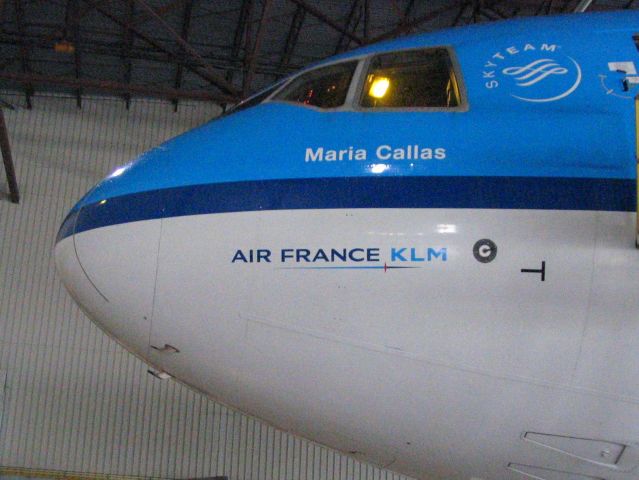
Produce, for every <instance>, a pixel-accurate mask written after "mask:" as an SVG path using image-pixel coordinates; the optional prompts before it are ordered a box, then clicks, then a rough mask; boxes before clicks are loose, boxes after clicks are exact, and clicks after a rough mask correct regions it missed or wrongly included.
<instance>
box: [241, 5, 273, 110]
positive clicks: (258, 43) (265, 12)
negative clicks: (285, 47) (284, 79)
mask: <svg viewBox="0 0 639 480" xmlns="http://www.w3.org/2000/svg"><path fill="white" fill-rule="evenodd" d="M272 3H273V2H272V0H264V8H262V17H261V18H260V24H259V26H258V28H257V33H256V34H255V42H254V43H253V50H252V51H251V55H250V56H249V59H248V60H249V61H248V68H247V70H246V75H244V82H243V86H242V93H243V97H244V98H246V97H247V96H248V94H249V92H250V91H251V84H252V83H253V77H254V75H255V67H256V66H257V57H258V55H259V53H260V49H261V48H262V40H263V38H264V31H265V30H266V25H267V24H268V20H269V19H268V16H269V11H270V9H271V5H272Z"/></svg>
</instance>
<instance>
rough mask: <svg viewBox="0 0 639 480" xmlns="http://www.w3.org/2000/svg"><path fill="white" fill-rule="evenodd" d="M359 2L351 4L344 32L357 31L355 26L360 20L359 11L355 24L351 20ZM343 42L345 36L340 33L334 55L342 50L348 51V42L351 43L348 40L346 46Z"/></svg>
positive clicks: (355, 0)
mask: <svg viewBox="0 0 639 480" xmlns="http://www.w3.org/2000/svg"><path fill="white" fill-rule="evenodd" d="M359 2H360V0H353V3H352V4H351V10H350V12H348V17H346V23H345V24H344V30H345V31H351V32H355V30H357V26H358V25H359V22H360V20H361V19H362V15H361V11H360V15H359V16H358V17H357V19H356V20H355V23H353V20H354V19H355V12H356V11H357V10H358V8H357V7H358V6H359ZM351 23H353V25H351ZM345 40H346V34H345V33H342V34H341V35H340V37H339V40H338V41H337V46H336V47H335V55H337V54H338V53H340V52H341V51H343V50H346V49H348V46H349V45H350V42H351V41H350V38H349V39H348V41H347V42H346V44H344V41H345Z"/></svg>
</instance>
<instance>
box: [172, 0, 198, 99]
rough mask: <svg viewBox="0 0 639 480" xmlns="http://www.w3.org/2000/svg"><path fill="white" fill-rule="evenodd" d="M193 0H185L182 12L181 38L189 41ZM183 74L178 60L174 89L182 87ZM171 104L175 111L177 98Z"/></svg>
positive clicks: (182, 67) (182, 68)
mask: <svg viewBox="0 0 639 480" xmlns="http://www.w3.org/2000/svg"><path fill="white" fill-rule="evenodd" d="M193 1H194V0H186V2H185V3H184V12H183V13H182V30H181V32H180V33H181V34H182V38H184V40H186V41H187V42H188V41H189V30H190V29H191V17H192V16H193ZM183 74H184V66H183V65H182V64H181V63H180V62H178V64H177V67H176V70H175V81H174V82H173V86H174V87H175V88H176V89H178V90H179V89H180V88H182V76H183ZM173 106H174V108H175V110H176V111H177V107H178V100H177V98H176V99H175V100H174V101H173Z"/></svg>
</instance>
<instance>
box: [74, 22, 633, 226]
mask: <svg viewBox="0 0 639 480" xmlns="http://www.w3.org/2000/svg"><path fill="white" fill-rule="evenodd" d="M637 31H639V12H629V11H625V12H619V13H608V14H579V15H576V14H574V15H565V16H558V17H543V18H534V19H522V20H515V21H504V22H498V23H493V24H485V25H479V26H472V27H464V28H456V29H451V30H446V31H440V32H436V33H431V34H424V35H419V36H412V37H405V38H401V39H399V40H394V41H389V42H384V43H381V44H376V45H370V46H367V47H364V48H361V49H358V50H354V51H351V52H349V53H346V54H344V55H341V56H339V57H334V58H331V59H328V60H326V61H325V62H321V63H320V64H317V65H314V66H313V67H310V69H313V68H317V67H318V66H320V65H326V64H330V63H332V62H335V61H338V60H345V59H363V60H365V59H367V58H370V56H372V55H375V54H377V53H379V52H390V51H397V50H404V49H414V48H421V47H431V46H432V47H435V46H437V47H442V46H443V47H448V48H450V49H451V51H452V52H453V56H454V58H453V59H454V60H456V65H457V68H458V75H459V77H460V78H459V80H460V83H461V85H460V86H461V92H462V97H463V108H460V109H457V110H450V111H446V110H445V109H443V110H442V109H431V110H429V109H415V110H410V109H406V110H401V111H388V110H380V111H377V110H374V109H368V110H367V109H362V108H360V107H358V105H357V103H358V100H357V99H358V98H359V97H356V98H354V99H352V103H351V104H348V105H345V106H344V107H342V108H339V109H333V110H321V109H317V108H311V107H307V106H304V105H301V104H293V103H288V102H281V101H267V102H265V103H263V104H260V105H257V106H255V107H252V108H249V109H246V110H242V111H239V112H237V113H234V114H231V115H228V116H225V117H222V118H220V119H217V120H214V121H211V122H209V123H207V124H205V125H203V126H201V127H199V128H196V129H194V130H192V131H190V132H187V133H185V134H183V135H180V136H178V137H176V138H174V139H172V140H169V141H168V142H165V143H164V144H162V145H160V146H159V147H157V148H155V149H153V150H151V151H149V152H147V153H145V154H143V155H141V156H140V157H139V158H138V159H137V160H136V161H134V162H133V163H131V164H129V165H127V166H126V167H123V168H122V169H119V170H118V171H116V174H115V175H112V176H111V177H109V178H107V179H105V180H104V181H103V182H102V183H100V184H99V185H98V186H96V187H95V188H94V189H93V190H92V191H91V192H89V194H87V195H86V196H85V197H84V198H83V199H82V200H81V201H80V202H79V203H78V205H76V207H75V208H74V210H73V211H72V214H71V215H70V220H69V221H67V225H66V228H65V226H63V231H61V237H64V236H68V235H69V234H71V233H72V232H73V231H74V230H75V231H76V232H79V231H82V230H86V229H90V228H96V227H99V226H105V225H110V224H115V223H123V222H127V221H135V220H143V219H146V218H159V217H162V216H175V215H187V214H196V213H212V212H213V213H214V212H227V211H243V210H256V209H257V210H259V209H279V208H364V207H372V208H383V207H398V208H401V207H408V208H410V207H465V208H556V209H583V210H590V209H592V210H629V209H634V206H635V204H634V202H635V192H634V178H635V148H636V134H635V121H634V115H635V114H634V101H633V98H634V96H635V95H636V94H637V93H639V92H635V91H633V90H634V89H635V88H636V87H633V84H632V82H630V83H628V78H630V77H632V76H634V75H636V72H634V73H633V72H632V67H634V65H639V52H638V51H637V47H636V45H635V42H634V40H633V35H634V34H635V33H636V32H637ZM551 61H552V62H553V63H552V65H554V66H555V67H554V68H556V69H557V70H556V73H558V74H556V75H553V74H552V73H553V72H550V73H547V70H542V69H543V68H544V62H547V63H550V62H551ZM539 65H541V67H540V68H538V66H539ZM631 66H632V67H631ZM535 68H537V72H536V73H535V72H534V71H535ZM624 69H625V70H624ZM527 72H530V74H531V75H532V76H528V77H527V75H528V73H527ZM533 74H534V75H533ZM624 80H625V81H626V83H625V85H624ZM424 151H426V152H427V153H426V154H425V155H424V154H423V152H424ZM331 152H332V153H331ZM358 152H359V155H357V154H358ZM362 152H363V153H362ZM356 157H357V158H356ZM333 158H336V159H335V160H333ZM105 200H106V202H104V201H105ZM83 207H86V208H85V210H86V212H85V213H86V215H85V217H86V218H84V219H83V220H82V221H78V219H77V218H74V217H77V216H78V213H79V211H80V209H82V208H83Z"/></svg>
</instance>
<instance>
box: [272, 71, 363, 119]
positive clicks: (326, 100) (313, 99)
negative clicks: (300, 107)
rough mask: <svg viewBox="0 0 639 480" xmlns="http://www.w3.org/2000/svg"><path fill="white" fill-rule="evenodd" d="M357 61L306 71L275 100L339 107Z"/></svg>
mask: <svg viewBox="0 0 639 480" xmlns="http://www.w3.org/2000/svg"><path fill="white" fill-rule="evenodd" d="M356 67H357V61H353V62H343V63H337V64H335V65H330V66H328V67H323V68H317V69H315V70H312V71H310V72H308V73H304V74H302V75H300V76H299V77H297V78H296V79H294V80H293V81H291V83H290V84H289V85H287V86H286V87H284V89H283V90H282V91H281V92H280V93H278V94H277V95H276V96H275V97H274V100H282V101H286V102H294V103H301V104H304V105H309V106H312V107H318V108H338V107H341V106H342V105H344V102H345V101H346V95H347V94H348V89H349V86H350V84H351V80H352V79H353V74H354V73H355V68H356Z"/></svg>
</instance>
